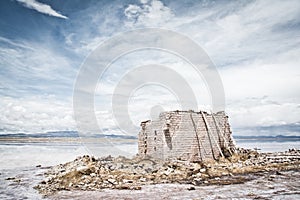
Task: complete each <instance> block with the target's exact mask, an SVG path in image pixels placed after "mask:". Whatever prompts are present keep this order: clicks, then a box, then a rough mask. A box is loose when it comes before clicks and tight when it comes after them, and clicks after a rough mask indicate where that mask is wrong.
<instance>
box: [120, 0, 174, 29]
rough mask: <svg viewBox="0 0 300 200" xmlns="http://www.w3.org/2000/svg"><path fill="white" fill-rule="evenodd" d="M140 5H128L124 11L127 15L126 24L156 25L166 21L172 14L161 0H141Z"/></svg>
mask: <svg viewBox="0 0 300 200" xmlns="http://www.w3.org/2000/svg"><path fill="white" fill-rule="evenodd" d="M141 4H142V5H140V6H139V5H132V4H130V5H128V6H127V8H126V9H125V11H124V14H125V16H126V17H127V19H128V21H127V24H126V25H127V26H129V27H133V26H150V27H157V26H159V25H163V24H165V23H166V22H168V21H169V20H170V19H171V18H172V17H174V14H173V12H172V10H171V9H170V8H168V7H166V6H165V5H164V4H163V3H162V2H161V1H158V0H152V1H149V2H148V1H145V0H142V1H141Z"/></svg>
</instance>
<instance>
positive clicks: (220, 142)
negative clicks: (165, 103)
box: [138, 111, 235, 161]
mask: <svg viewBox="0 0 300 200" xmlns="http://www.w3.org/2000/svg"><path fill="white" fill-rule="evenodd" d="M138 151H139V155H140V156H147V155H148V156H151V157H154V158H158V159H162V160H166V159H181V160H188V161H202V160H205V159H218V158H220V157H221V156H225V157H226V156H230V155H231V154H232V153H233V152H234V151H235V145H234V141H233V138H232V135H231V130H230V125H229V123H228V117H227V116H226V115H225V112H218V113H213V114H209V113H207V112H203V111H200V112H194V111H172V112H163V113H161V114H160V115H159V119H158V120H154V121H151V120H148V121H145V122H142V123H141V131H140V133H139V143H138Z"/></svg>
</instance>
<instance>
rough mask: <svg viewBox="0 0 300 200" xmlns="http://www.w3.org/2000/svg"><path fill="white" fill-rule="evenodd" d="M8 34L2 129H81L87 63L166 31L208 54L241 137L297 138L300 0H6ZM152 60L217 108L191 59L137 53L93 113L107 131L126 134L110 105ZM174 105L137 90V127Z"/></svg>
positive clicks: (1, 6) (120, 66) (0, 42)
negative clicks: (75, 97) (127, 36)
mask: <svg viewBox="0 0 300 200" xmlns="http://www.w3.org/2000/svg"><path fill="white" fill-rule="evenodd" d="M0 27H1V28H0V80H1V81H0V97H1V98H0V113H1V115H0V131H1V132H4V133H15V132H29V133H32V132H46V131H62V130H76V123H75V121H74V119H73V109H72V94H73V86H74V82H75V80H76V76H77V73H78V71H79V69H80V66H81V64H82V63H83V62H84V60H85V58H86V57H87V56H88V55H89V54H90V53H91V52H92V51H93V50H94V49H95V48H96V47H97V46H98V45H99V44H100V43H101V42H103V41H105V40H107V39H109V38H110V37H112V36H114V35H116V34H118V33H122V32H124V31H129V30H133V29H136V28H145V27H158V28H165V29H170V30H174V31H177V32H179V33H181V34H184V35H186V36H188V37H190V38H191V39H193V40H194V41H195V42H197V43H198V44H199V45H200V46H201V47H202V48H203V49H204V50H205V51H206V52H207V54H208V55H209V57H210V58H211V60H212V61H213V62H214V64H215V65H216V66H217V68H218V70H219V73H220V76H221V78H222V81H223V85H224V88H225V94H226V103H227V105H226V112H227V113H228V114H229V116H230V120H231V124H232V129H233V131H234V132H235V134H262V133H263V134H274V130H278V133H276V134H299V131H300V121H299V119H300V93H299V91H300V90H299V89H300V81H299V80H300V69H299V66H300V57H299V55H300V2H299V1H296V0H295V1H292V0H291V1H271V0H270V1H268V0H266V1H193V0H190V1H189V0H187V1H179V0H178V1H171V0H170V1H158V0H153V1H150V0H149V1H147V0H141V1H121V0H119V1H79V0H64V1H61V0H60V1H58V0H57V1H50V0H44V1H41V0H4V1H0ZM171 61H172V62H171ZM175 61H176V62H175ZM153 62H155V63H167V64H169V65H170V66H173V67H174V68H177V69H178V70H179V72H180V73H181V74H182V75H183V76H184V77H185V78H186V79H187V80H188V81H189V83H190V84H191V85H192V87H193V88H194V89H195V91H197V90H199V93H197V94H201V95H199V106H200V107H201V106H203V108H204V109H205V108H208V107H209V101H208V99H207V91H205V88H203V83H199V79H198V78H197V77H194V76H193V73H192V71H191V70H189V69H188V68H185V67H182V66H185V65H186V64H185V63H184V62H182V61H180V60H178V61H177V60H176V58H172V56H170V55H166V54H164V53H157V52H152V51H147V52H145V51H144V52H143V51H142V52H137V53H136V54H133V55H129V56H127V57H125V58H121V59H119V60H118V61H116V62H115V63H113V66H112V68H111V70H110V71H108V72H107V74H106V76H105V79H104V80H103V83H101V86H102V90H103V91H96V95H98V98H97V97H96V103H95V105H96V110H95V112H96V115H97V117H98V120H99V121H101V122H102V123H103V124H105V130H107V133H118V131H117V125H116V123H115V122H114V119H113V113H112V111H111V109H110V108H109V105H110V104H109V103H110V101H109V98H110V97H111V93H112V92H113V89H114V87H115V85H116V84H117V83H118V80H119V78H120V76H121V75H122V74H124V72H125V71H126V70H128V69H130V67H132V66H134V65H138V64H140V63H153ZM128 63H130V65H129V64H128ZM103 94H105V97H106V98H101V95H103ZM99 95H100V96H99ZM174 102H176V99H175V98H174V97H173V95H172V94H170V93H169V91H165V90H164V89H163V88H159V87H157V86H152V87H148V88H143V89H141V90H138V91H136V93H134V94H133V97H132V98H131V101H130V104H129V111H130V114H131V116H132V119H131V120H132V121H133V122H134V123H135V124H136V125H137V126H138V124H139V122H140V121H141V120H145V119H148V118H150V117H151V116H150V115H151V114H150V113H151V107H153V106H155V105H156V104H159V105H161V106H162V107H164V109H165V110H169V109H177V108H178V106H177V104H176V103H174ZM268 127H270V131H269V132H268V131H267V130H268ZM274 127H275V128H274ZM276 127H278V129H276ZM289 127H292V128H289ZM249 130H255V133H251V131H249ZM260 130H263V132H260Z"/></svg>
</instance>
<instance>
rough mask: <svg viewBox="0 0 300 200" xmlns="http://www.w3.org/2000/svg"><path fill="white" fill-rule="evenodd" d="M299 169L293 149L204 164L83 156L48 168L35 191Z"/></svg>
mask: <svg viewBox="0 0 300 200" xmlns="http://www.w3.org/2000/svg"><path fill="white" fill-rule="evenodd" d="M299 169H300V150H294V149H293V150H290V151H287V152H279V153H258V152H256V151H252V150H246V149H239V150H238V153H236V154H235V155H233V156H231V157H229V158H226V159H225V158H220V159H219V160H218V161H215V160H208V161H205V162H187V161H180V160H172V161H165V162H163V161H160V160H155V159H151V158H145V157H144V158H140V157H134V158H132V159H128V158H125V157H121V156H120V157H116V158H113V157H111V156H108V157H103V158H94V157H92V156H88V155H85V156H82V157H78V158H76V159H75V160H74V161H71V162H68V163H65V164H60V165H57V166H54V167H51V168H50V169H49V170H48V171H47V172H46V173H45V177H46V178H45V180H44V181H42V182H40V183H39V184H38V185H37V186H35V189H37V190H38V191H39V192H40V193H42V194H43V195H51V194H53V193H56V192H57V191H60V190H86V191H87V190H102V189H104V188H110V189H131V190H132V189H133V190H140V189H141V187H142V186H143V185H148V184H159V183H185V184H193V185H208V184H234V183H241V182H245V181H247V180H250V179H251V176H249V174H252V173H259V172H277V173H280V172H279V171H283V170H299Z"/></svg>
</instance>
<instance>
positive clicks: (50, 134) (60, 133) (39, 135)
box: [0, 131, 300, 142]
mask: <svg viewBox="0 0 300 200" xmlns="http://www.w3.org/2000/svg"><path fill="white" fill-rule="evenodd" d="M80 136H81V137H82V135H80ZM14 137H15V138H27V137H31V138H54V137H62V138H65V137H79V134H78V132H77V131H58V132H46V133H32V134H25V133H15V134H0V138H14ZM87 137H91V138H120V139H137V136H130V135H114V134H96V133H95V134H89V135H87ZM234 139H236V140H264V141H266V140H272V141H274V140H280V141H282V140H285V141H286V140H289V141H299V142H300V136H295V135H292V136H285V135H276V136H265V135H262V136H251V135H249V136H244V135H236V136H234Z"/></svg>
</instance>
